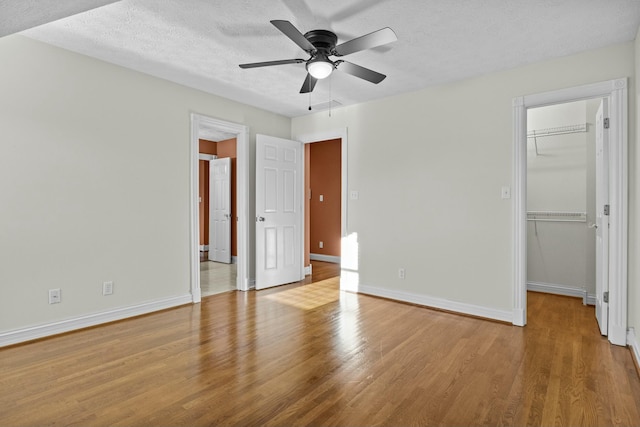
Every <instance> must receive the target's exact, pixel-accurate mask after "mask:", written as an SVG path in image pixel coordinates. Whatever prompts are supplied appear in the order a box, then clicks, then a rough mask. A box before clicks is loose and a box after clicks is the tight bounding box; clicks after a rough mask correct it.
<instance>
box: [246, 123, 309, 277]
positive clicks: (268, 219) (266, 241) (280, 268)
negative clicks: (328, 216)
mask: <svg viewBox="0 0 640 427" xmlns="http://www.w3.org/2000/svg"><path fill="white" fill-rule="evenodd" d="M302 152H303V151H302V144H301V143H300V142H296V141H290V140H287V139H281V138H275V137H272V136H266V135H256V289H264V288H268V287H272V286H277V285H282V284H285V283H291V282H296V281H298V280H302V279H303V278H304V272H303V269H302V241H301V239H302V230H301V227H302V200H300V199H301V197H300V193H301V190H300V188H299V185H300V182H299V181H300V180H301V179H302V162H303V156H302Z"/></svg>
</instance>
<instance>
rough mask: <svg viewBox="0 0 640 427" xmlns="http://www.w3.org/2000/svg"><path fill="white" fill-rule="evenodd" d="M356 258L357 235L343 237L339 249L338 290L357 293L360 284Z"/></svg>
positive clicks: (357, 255) (357, 256)
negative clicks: (339, 270)
mask: <svg viewBox="0 0 640 427" xmlns="http://www.w3.org/2000/svg"><path fill="white" fill-rule="evenodd" d="M358 258H359V252H358V233H351V234H349V235H348V236H344V237H343V238H342V242H341V248H340V263H341V272H340V290H343V291H351V292H358V285H359V283H360V273H359V272H358Z"/></svg>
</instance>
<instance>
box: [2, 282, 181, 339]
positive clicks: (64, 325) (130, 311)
mask: <svg viewBox="0 0 640 427" xmlns="http://www.w3.org/2000/svg"><path fill="white" fill-rule="evenodd" d="M191 302H192V295H190V294H186V295H181V296H176V297H169V298H162V299H157V300H153V301H146V302H143V303H141V304H136V305H131V306H129V307H122V308H116V309H113V310H108V311H103V312H99V313H92V314H87V315H84V316H79V317H74V318H72V319H66V320H61V321H59V322H53V323H48V324H45V325H38V326H32V327H28V328H22V329H16V330H13V331H9V332H3V333H0V347H4V346H7V345H12V344H18V343H21V342H25V341H31V340H35V339H38V338H44V337H48V336H51V335H57V334H62V333H65V332H70V331H75V330H77V329H82V328H88V327H90V326H96V325H101V324H103V323H108V322H115V321H116V320H122V319H127V318H129V317H134V316H140V315H142V314H148V313H153V312H154V311H159V310H165V309H167V308H172V307H177V306H180V305H184V304H190V303H191Z"/></svg>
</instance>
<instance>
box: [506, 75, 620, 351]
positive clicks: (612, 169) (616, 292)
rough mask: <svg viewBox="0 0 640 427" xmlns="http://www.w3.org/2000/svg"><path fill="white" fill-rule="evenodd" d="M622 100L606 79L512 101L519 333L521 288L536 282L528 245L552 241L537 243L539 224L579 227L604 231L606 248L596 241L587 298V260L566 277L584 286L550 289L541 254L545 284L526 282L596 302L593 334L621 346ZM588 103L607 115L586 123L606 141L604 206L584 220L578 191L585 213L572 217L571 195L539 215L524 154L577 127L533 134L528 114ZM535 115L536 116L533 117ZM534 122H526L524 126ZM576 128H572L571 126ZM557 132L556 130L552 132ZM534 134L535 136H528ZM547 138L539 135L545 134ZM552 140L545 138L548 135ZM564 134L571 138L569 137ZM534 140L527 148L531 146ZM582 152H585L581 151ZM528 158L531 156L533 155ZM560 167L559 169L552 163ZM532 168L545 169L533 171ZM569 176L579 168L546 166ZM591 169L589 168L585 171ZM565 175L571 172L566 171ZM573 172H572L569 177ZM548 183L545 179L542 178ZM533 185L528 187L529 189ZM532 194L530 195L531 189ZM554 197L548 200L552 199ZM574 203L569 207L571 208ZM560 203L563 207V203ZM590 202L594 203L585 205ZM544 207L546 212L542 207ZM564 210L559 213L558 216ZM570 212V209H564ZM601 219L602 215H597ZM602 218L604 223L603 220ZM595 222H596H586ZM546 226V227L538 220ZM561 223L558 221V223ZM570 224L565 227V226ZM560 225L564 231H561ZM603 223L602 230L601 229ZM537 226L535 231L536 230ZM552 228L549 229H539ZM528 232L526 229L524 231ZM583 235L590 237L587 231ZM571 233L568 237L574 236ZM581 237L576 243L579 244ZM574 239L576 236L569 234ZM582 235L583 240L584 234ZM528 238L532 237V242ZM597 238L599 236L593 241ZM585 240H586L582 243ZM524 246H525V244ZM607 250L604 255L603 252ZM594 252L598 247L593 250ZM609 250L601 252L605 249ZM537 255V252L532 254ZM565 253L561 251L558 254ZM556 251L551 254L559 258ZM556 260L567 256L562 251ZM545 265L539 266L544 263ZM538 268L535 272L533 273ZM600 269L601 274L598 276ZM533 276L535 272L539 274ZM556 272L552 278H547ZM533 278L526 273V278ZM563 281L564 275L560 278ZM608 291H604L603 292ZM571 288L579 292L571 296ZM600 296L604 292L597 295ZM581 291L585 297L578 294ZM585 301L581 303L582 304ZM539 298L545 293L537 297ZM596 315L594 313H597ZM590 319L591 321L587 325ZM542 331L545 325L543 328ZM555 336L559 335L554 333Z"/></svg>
mask: <svg viewBox="0 0 640 427" xmlns="http://www.w3.org/2000/svg"><path fill="white" fill-rule="evenodd" d="M627 97H628V89H627V79H626V78H622V79H617V80H609V81H604V82H600V83H593V84H589V85H584V86H578V87H573V88H568V89H560V90H556V91H552V92H544V93H539V94H533V95H527V96H523V97H518V98H514V99H513V113H514V114H513V123H514V139H513V143H514V145H513V149H514V182H515V187H514V191H513V192H512V195H513V199H514V200H513V207H514V221H513V226H514V229H513V230H514V232H513V244H514V282H513V302H514V305H513V309H514V311H513V312H514V317H513V324H514V325H518V326H525V325H526V324H527V302H528V301H527V289H528V282H535V280H532V276H531V275H530V274H529V272H528V270H529V269H531V268H532V267H531V266H529V264H530V263H535V262H536V260H535V258H533V259H529V257H528V252H529V251H530V250H531V245H534V244H539V245H542V237H545V239H547V238H555V237H556V236H550V235H549V234H550V233H548V232H545V235H544V236H540V233H541V228H540V227H541V223H543V222H548V223H555V222H557V223H558V224H555V225H556V228H558V227H559V226H560V225H569V224H571V225H581V226H582V227H583V229H582V231H583V232H584V233H589V232H591V233H592V234H593V233H594V232H596V231H595V230H598V231H597V232H598V233H600V232H602V231H604V230H608V245H606V242H604V241H602V242H601V243H603V244H604V247H603V248H602V249H603V251H601V255H602V254H604V255H608V259H607V257H605V258H603V257H602V256H601V257H600V258H598V256H597V253H598V251H597V250H596V256H595V261H594V262H595V266H596V273H595V279H594V282H595V284H596V285H595V290H594V296H593V298H590V297H589V288H588V286H589V283H588V279H589V277H593V276H591V273H590V268H591V267H588V266H587V261H586V260H584V261H583V262H584V264H583V265H584V266H585V269H584V270H583V271H584V273H583V272H581V271H579V270H580V264H573V273H572V277H573V278H574V279H575V276H583V277H584V279H585V283H584V284H583V285H582V288H581V287H580V286H575V282H574V283H570V285H571V284H573V285H574V286H567V285H565V284H564V283H549V282H551V280H549V279H548V278H550V277H552V275H551V270H552V269H553V268H552V267H553V266H551V265H550V264H548V263H546V262H547V261H548V260H549V259H550V256H549V255H548V254H547V255H545V256H544V257H543V256H541V252H539V253H538V255H539V256H538V259H537V261H538V263H539V264H540V263H541V264H542V265H541V267H542V273H541V274H546V276H544V275H543V276H540V275H539V276H538V277H545V278H547V280H549V282H538V283H532V285H533V286H534V287H535V286H536V285H538V286H540V288H539V289H538V290H545V291H547V292H549V291H550V290H552V289H553V290H554V291H556V292H555V293H560V292H565V295H566V293H568V292H572V293H582V301H585V300H586V302H587V303H588V302H594V299H595V302H596V307H598V306H599V305H600V313H599V314H600V316H598V317H599V319H598V320H600V321H601V324H600V327H601V330H603V326H604V330H603V335H604V334H606V335H607V336H608V339H609V341H610V342H611V343H612V344H616V345H626V325H627V321H626V318H627V241H628V235H627V229H628V219H627V206H628V195H627V193H628V191H627V189H628V166H627V151H628V148H627V145H628V141H627V140H628V132H627V129H628V126H627V122H628V106H627ZM591 99H602V100H603V106H604V107H605V108H606V110H605V112H606V115H601V116H600V119H601V123H602V124H601V125H600V126H599V125H597V124H596V123H595V120H593V119H591V118H590V119H588V120H590V121H591V123H593V127H594V128H595V129H596V131H597V130H599V129H601V130H602V131H603V132H602V133H603V134H605V135H606V139H607V141H608V147H605V148H604V149H603V150H601V154H604V157H602V156H600V162H601V166H602V165H605V166H606V167H607V168H608V173H603V174H602V175H603V176H604V177H605V178H606V179H607V180H608V182H606V181H604V180H598V178H597V172H596V178H595V181H596V185H595V187H596V188H597V187H598V184H599V185H600V187H601V189H603V188H604V189H605V190H607V191H608V195H609V197H608V203H606V204H604V205H600V204H599V203H598V202H595V204H596V208H595V218H590V217H589V212H588V211H587V203H586V201H587V191H586V187H585V190H584V197H582V199H583V200H584V201H585V208H584V211H582V210H579V209H578V208H576V207H575V206H576V205H575V204H574V205H569V201H570V200H573V199H575V200H578V199H580V195H579V194H571V195H569V196H567V195H566V193H565V196H557V195H556V196H554V197H555V200H556V202H558V204H555V205H546V206H544V205H542V204H540V205H538V206H542V209H545V210H540V211H537V210H536V208H535V206H536V205H535V204H534V203H543V202H541V201H540V200H538V201H534V199H535V194H532V196H531V200H529V196H528V184H527V180H528V178H529V179H530V180H535V179H534V178H531V177H529V176H528V173H527V172H528V167H527V166H528V162H529V158H528V157H529V155H530V154H529V152H530V151H532V150H533V151H535V150H536V143H537V149H538V152H537V153H538V156H541V155H542V154H543V153H542V152H541V150H540V149H541V146H540V140H541V139H542V138H545V137H543V136H542V135H543V134H545V133H546V134H548V135H549V136H546V138H551V137H554V136H559V134H560V133H562V131H564V132H565V134H572V133H576V134H577V133H580V132H581V131H580V127H579V126H574V125H575V124H571V123H563V124H560V125H558V126H553V127H551V128H538V129H536V128H535V126H536V125H535V124H534V123H531V125H532V126H528V112H529V110H531V111H532V114H533V115H535V114H536V113H535V109H537V108H539V107H548V106H558V108H561V107H559V106H560V105H561V104H566V103H571V102H574V101H582V100H587V104H585V105H584V106H583V108H584V111H585V112H586V111H587V108H589V109H591V110H592V109H594V108H595V101H594V103H593V104H591V105H590V104H589V101H588V100H591ZM540 111H542V110H540ZM533 120H535V119H534V118H531V120H529V121H533ZM576 124H579V123H576ZM585 126H586V127H587V128H588V126H589V122H587V121H585ZM558 128H560V129H558ZM533 131H536V132H535V133H534V132H533ZM545 131H546V132H545ZM554 132H555V133H556V135H552V134H553V133H554ZM569 132H571V133H569ZM585 133H586V132H585ZM532 139H533V141H532V142H531V141H529V140H532ZM585 149H586V148H585ZM533 155H535V154H533ZM559 155H560V154H559V153H555V154H554V156H556V157H555V159H554V160H559V157H558V156H559ZM559 163H560V162H559ZM538 166H539V168H540V169H541V170H542V169H545V168H544V167H542V166H541V165H540V164H539V165H538ZM561 167H562V168H564V169H568V170H571V169H572V168H573V169H575V168H577V169H580V167H578V166H576V165H575V164H570V163H564V164H562V163H560V164H555V165H553V164H550V165H549V164H548V165H547V166H546V168H547V169H549V170H550V171H552V172H553V171H555V172H558V170H559V169H560V168H561ZM591 167H593V168H594V169H595V166H593V164H592V165H591ZM583 168H584V169H585V172H584V175H585V176H586V169H587V165H586V164H585V166H583ZM570 172H571V171H570ZM574 172H575V171H574ZM576 176H577V174H574V176H573V177H572V178H563V179H562V180H561V181H557V180H556V181H553V186H562V185H564V184H567V183H568V182H569V181H570V180H572V179H573V180H574V181H575V180H576V179H577V178H576ZM547 178H548V177H547ZM540 181H544V179H540ZM532 185H533V183H532ZM530 191H535V190H530ZM552 195H553V194H552ZM589 197H590V198H592V197H595V196H594V195H593V193H591V195H590V196H589ZM575 200H573V202H572V203H574V202H575ZM562 203H566V204H564V205H563V204H562ZM592 203H594V202H592ZM548 206H550V207H548ZM565 209H566V210H565ZM569 209H570V210H569ZM600 212H602V215H599V213H600ZM604 217H606V218H604ZM593 219H595V222H594V221H593ZM544 220H546V221H544ZM561 220H562V221H561ZM569 221H571V222H569ZM601 221H605V222H604V225H602V224H600V222H601ZM564 222H567V224H563V223H564ZM607 223H608V226H607ZM536 225H537V230H536V229H535V226H536ZM545 225H551V224H545ZM532 228H533V230H531V229H532ZM589 230H590V231H589ZM574 231H575V230H574ZM530 232H532V233H534V235H535V233H536V232H537V233H539V236H537V237H539V238H538V242H536V239H528V234H529V233H530ZM564 232H568V230H564V231H563V233H564ZM584 233H583V237H584ZM574 234H575V233H574ZM587 236H588V235H587ZM534 237H535V236H534ZM599 237H600V238H603V237H606V236H602V235H600V236H599ZM584 238H585V240H586V237H584ZM528 240H531V241H528ZM565 243H567V242H564V241H562V242H561V243H559V244H565ZM607 246H608V248H607ZM596 248H597V247H596ZM607 249H608V250H607ZM539 250H540V251H541V250H542V249H541V248H539ZM565 251H566V249H565ZM583 251H584V252H585V253H586V254H589V253H591V256H592V257H593V248H591V249H589V248H588V247H587V246H586V244H585V246H583ZM558 252H559V251H556V254H558ZM561 255H563V256H564V255H566V254H565V253H564V252H562V254H561ZM545 263H546V264H545ZM538 267H540V266H538ZM597 269H600V274H599V273H598V270H597ZM538 273H539V274H540V271H538ZM555 273H558V271H554V274H555ZM532 274H533V272H532ZM563 274H565V277H566V272H565V273H563ZM553 277H560V276H559V275H554V276H553ZM600 279H604V280H605V281H606V282H605V283H602V282H600V283H599V281H600ZM598 284H600V286H602V285H604V286H605V288H603V289H598ZM551 285H559V286H555V287H554V286H551ZM607 285H608V290H607V289H606V286H607ZM576 289H578V290H577V291H576ZM602 290H604V291H603V292H601V291H602ZM585 291H586V292H585ZM585 294H586V297H585ZM541 295H546V294H541ZM595 311H598V308H596V310H595ZM594 317H595V313H594V316H591V319H593V318H594ZM603 318H604V322H606V324H605V325H603V324H602V320H603ZM547 323H548V324H549V325H552V326H553V324H552V323H550V322H547ZM556 328H562V326H556ZM558 330H561V329H558Z"/></svg>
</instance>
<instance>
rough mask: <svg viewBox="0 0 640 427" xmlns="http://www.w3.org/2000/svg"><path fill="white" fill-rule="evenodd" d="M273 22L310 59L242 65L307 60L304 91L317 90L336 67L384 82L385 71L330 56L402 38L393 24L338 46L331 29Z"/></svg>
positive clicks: (253, 66) (375, 81) (366, 78)
mask: <svg viewBox="0 0 640 427" xmlns="http://www.w3.org/2000/svg"><path fill="white" fill-rule="evenodd" d="M271 23H272V24H273V25H274V26H275V27H276V28H277V29H279V30H280V31H282V33H283V34H284V35H285V36H287V37H289V38H290V39H291V40H292V41H293V42H294V43H295V44H297V45H298V46H300V48H302V50H304V51H305V52H307V53H308V54H309V56H310V58H309V59H300V58H297V59H283V60H279V61H266V62H254V63H250V64H240V68H257V67H268V66H271V65H285V64H301V63H303V62H304V63H306V68H307V78H306V79H305V81H304V83H303V85H302V88H301V89H300V93H309V92H312V91H313V88H314V87H315V86H316V83H317V82H318V80H320V79H324V78H326V77H328V76H329V75H330V74H331V73H332V72H333V70H340V71H344V72H345V73H347V74H351V75H352V76H356V77H359V78H361V79H364V80H367V81H369V82H371V83H376V84H377V83H380V82H381V81H382V80H384V79H385V77H387V76H385V75H384V74H380V73H378V72H376V71H373V70H370V69H368V68H365V67H361V66H360V65H356V64H353V63H351V62H347V61H343V60H342V59H338V60H335V61H332V60H331V59H329V57H330V56H338V57H340V56H345V55H349V54H351V53H355V52H359V51H361V50H365V49H371V48H374V47H378V46H382V45H385V44H387V43H391V42H394V41H396V40H398V38H397V37H396V33H394V32H393V30H392V29H391V28H389V27H385V28H382V29H380V30H378V31H374V32H372V33H369V34H366V35H364V36H361V37H357V38H355V39H352V40H349V41H347V42H344V43H341V44H339V45H337V46H336V43H337V42H338V37H337V36H336V35H335V33H333V32H331V31H328V30H312V31H309V32H307V33H305V34H302V33H301V32H300V31H298V29H297V28H296V27H295V26H294V25H293V24H292V23H291V22H289V21H283V20H273V21H271Z"/></svg>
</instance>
